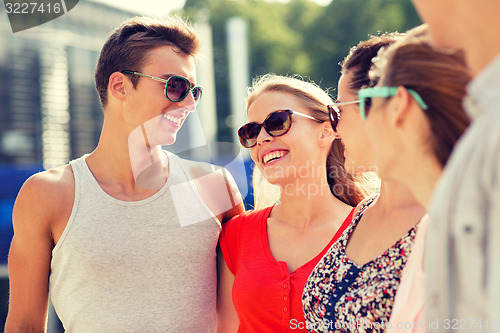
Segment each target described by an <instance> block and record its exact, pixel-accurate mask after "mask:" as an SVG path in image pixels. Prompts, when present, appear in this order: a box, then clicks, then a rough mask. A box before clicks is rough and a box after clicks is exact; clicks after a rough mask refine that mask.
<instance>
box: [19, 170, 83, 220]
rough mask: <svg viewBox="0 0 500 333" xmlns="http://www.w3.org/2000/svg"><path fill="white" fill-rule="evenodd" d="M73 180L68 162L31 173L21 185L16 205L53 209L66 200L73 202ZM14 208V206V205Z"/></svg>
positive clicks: (60, 205)
mask: <svg viewBox="0 0 500 333" xmlns="http://www.w3.org/2000/svg"><path fill="white" fill-rule="evenodd" d="M74 192H75V180H74V176H73V169H72V168H71V166H70V165H69V164H67V165H63V166H59V167H56V168H52V169H48V170H45V171H42V172H39V173H36V174H34V175H32V176H31V177H30V178H28V179H27V180H26V182H25V183H24V184H23V186H22V187H21V190H20V191H19V194H18V196H17V199H16V206H24V204H25V203H29V206H30V207H44V206H45V207H46V208H47V209H48V210H49V211H54V208H56V207H62V206H64V205H65V204H66V203H68V202H71V204H72V202H73V198H74ZM15 208H16V207H15Z"/></svg>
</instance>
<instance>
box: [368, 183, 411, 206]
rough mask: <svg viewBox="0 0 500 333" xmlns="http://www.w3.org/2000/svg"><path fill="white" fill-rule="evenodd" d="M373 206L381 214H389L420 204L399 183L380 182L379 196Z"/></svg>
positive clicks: (406, 188)
mask: <svg viewBox="0 0 500 333" xmlns="http://www.w3.org/2000/svg"><path fill="white" fill-rule="evenodd" d="M374 206H376V207H377V209H378V210H379V211H381V212H385V213H389V212H391V211H395V210H398V209H405V208H408V207H412V206H420V203H419V202H418V200H417V199H416V198H415V195H414V194H413V192H412V190H410V188H408V187H407V186H405V185H403V184H401V183H399V182H394V181H388V180H382V182H381V185H380V195H379V196H378V198H377V201H376V205H374Z"/></svg>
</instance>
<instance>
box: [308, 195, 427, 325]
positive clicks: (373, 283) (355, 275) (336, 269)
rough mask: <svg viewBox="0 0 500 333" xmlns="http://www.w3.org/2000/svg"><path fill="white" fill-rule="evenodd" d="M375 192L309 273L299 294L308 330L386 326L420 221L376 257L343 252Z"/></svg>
mask: <svg viewBox="0 0 500 333" xmlns="http://www.w3.org/2000/svg"><path fill="white" fill-rule="evenodd" d="M376 198H377V197H376V196H374V197H372V198H370V199H369V200H367V201H366V202H365V203H364V204H363V205H362V207H361V208H360V209H359V211H358V213H357V214H356V216H355V217H354V219H353V221H352V223H351V225H350V226H349V227H347V229H346V231H345V232H344V234H343V235H342V236H341V237H340V238H339V240H338V241H337V242H336V243H335V244H334V245H333V246H332V247H331V248H330V249H329V250H328V252H327V253H326V254H325V256H324V257H323V259H321V260H320V262H319V263H318V264H317V266H316V267H315V269H314V270H313V271H312V273H311V275H310V276H309V279H308V280H307V283H306V285H305V288H304V293H303V295H302V306H303V308H304V314H305V319H306V326H307V329H308V330H309V332H383V331H384V329H386V328H388V326H389V325H388V323H389V317H390V315H391V310H392V305H393V303H394V297H395V295H396V291H397V288H398V286H399V283H400V277H401V272H402V270H403V268H404V265H405V263H406V261H407V259H408V255H409V253H410V249H411V246H412V244H413V240H414V238H415V234H416V228H417V227H418V224H417V225H416V226H414V227H413V228H411V229H410V230H409V231H408V232H407V233H406V234H405V235H404V236H403V237H402V238H401V239H399V240H398V241H397V242H396V243H395V244H394V245H393V246H392V247H391V248H389V249H388V250H386V251H385V252H384V253H383V254H381V255H380V256H379V257H377V258H375V259H374V260H372V261H370V262H368V263H366V264H364V265H362V266H359V265H357V264H355V263H354V262H352V261H351V260H349V258H348V257H347V255H346V252H345V249H346V245H347V241H348V240H349V237H350V235H351V234H352V232H353V230H354V229H355V228H356V225H357V224H358V223H359V220H360V219H361V217H362V216H363V213H364V212H365V210H366V208H367V207H368V206H369V205H370V204H372V203H373V202H374V201H375V199H376Z"/></svg>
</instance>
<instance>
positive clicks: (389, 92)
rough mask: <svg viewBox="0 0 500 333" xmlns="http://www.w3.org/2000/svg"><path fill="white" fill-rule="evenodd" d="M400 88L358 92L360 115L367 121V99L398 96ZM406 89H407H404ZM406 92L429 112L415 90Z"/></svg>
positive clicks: (367, 89)
mask: <svg viewBox="0 0 500 333" xmlns="http://www.w3.org/2000/svg"><path fill="white" fill-rule="evenodd" d="M398 88H399V87H373V88H365V89H360V90H359V91H358V97H359V113H360V115H361V118H362V119H363V120H366V116H367V114H368V111H367V108H366V99H368V98H373V97H393V96H396V94H397V92H398ZM404 88H405V87H404ZM405 89H406V91H407V92H408V93H409V94H410V95H411V96H412V97H413V98H414V99H415V101H416V102H417V103H418V105H419V106H420V107H421V108H422V109H424V110H427V104H425V102H424V100H423V99H422V97H420V95H419V94H418V93H417V92H416V91H415V90H413V89H407V88H405Z"/></svg>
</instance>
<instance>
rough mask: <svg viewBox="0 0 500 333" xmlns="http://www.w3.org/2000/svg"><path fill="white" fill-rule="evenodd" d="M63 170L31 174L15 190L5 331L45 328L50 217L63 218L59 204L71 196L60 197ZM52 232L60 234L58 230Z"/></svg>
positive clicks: (63, 203) (51, 230) (64, 202)
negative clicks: (21, 185) (19, 187)
mask: <svg viewBox="0 0 500 333" xmlns="http://www.w3.org/2000/svg"><path fill="white" fill-rule="evenodd" d="M63 174H64V172H63V171H61V170H51V171H45V172H42V173H40V174H37V175H34V176H32V177H31V178H29V179H28V180H27V181H26V182H25V184H24V185H23V187H22V188H21V190H20V191H19V194H18V196H17V199H16V202H15V204H14V211H13V215H12V223H13V227H14V237H13V239H12V243H11V246H10V252H9V281H10V298H9V313H8V316H7V320H6V324H5V332H7V333H9V332H45V329H46V320H47V312H48V293H49V274H50V262H51V257H52V249H53V247H54V235H53V232H54V230H56V229H57V228H54V226H55V225H54V221H55V220H54V219H53V218H52V217H53V216H58V218H57V219H59V220H61V219H64V218H66V222H67V216H66V215H67V212H65V211H64V209H63V208H64V207H66V206H67V203H68V201H72V198H73V197H74V194H73V196H71V192H70V196H69V198H64V196H65V195H67V193H65V192H66V191H65V186H64V182H63V181H61V179H64V176H63ZM71 207H72V205H71V206H70V208H69V213H70V212H71ZM66 210H67V208H66ZM68 216H69V215H68ZM59 229H64V226H60V228H59ZM56 232H57V233H58V234H59V235H58V236H60V234H61V233H62V230H61V231H56Z"/></svg>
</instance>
